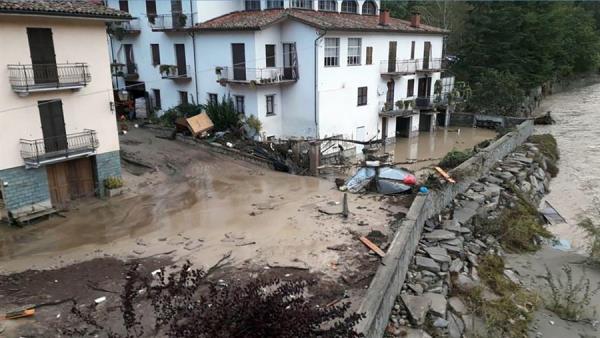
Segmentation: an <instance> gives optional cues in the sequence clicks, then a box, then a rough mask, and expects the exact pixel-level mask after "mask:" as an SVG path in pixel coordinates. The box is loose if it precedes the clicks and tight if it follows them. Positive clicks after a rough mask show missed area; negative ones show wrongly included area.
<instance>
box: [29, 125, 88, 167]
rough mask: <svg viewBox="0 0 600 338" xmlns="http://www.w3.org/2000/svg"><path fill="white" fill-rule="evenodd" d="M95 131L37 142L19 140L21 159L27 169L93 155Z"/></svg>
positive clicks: (85, 131)
mask: <svg viewBox="0 0 600 338" xmlns="http://www.w3.org/2000/svg"><path fill="white" fill-rule="evenodd" d="M98 144H99V143H98V137H97V136H96V131H94V130H88V129H85V130H84V131H83V132H80V133H74V134H67V135H63V136H56V137H48V138H42V139H37V140H25V139H21V157H22V158H23V160H24V161H25V166H26V167H27V168H39V167H40V166H42V165H45V164H52V163H57V162H62V161H66V160H70V159H73V158H78V157H85V156H90V155H93V154H94V153H95V152H96V149H97V148H98Z"/></svg>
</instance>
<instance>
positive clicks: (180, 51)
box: [175, 43, 187, 76]
mask: <svg viewBox="0 0 600 338" xmlns="http://www.w3.org/2000/svg"><path fill="white" fill-rule="evenodd" d="M175 59H176V60H177V75H178V76H186V75H187V66H186V64H185V45H184V44H182V43H176V44H175Z"/></svg>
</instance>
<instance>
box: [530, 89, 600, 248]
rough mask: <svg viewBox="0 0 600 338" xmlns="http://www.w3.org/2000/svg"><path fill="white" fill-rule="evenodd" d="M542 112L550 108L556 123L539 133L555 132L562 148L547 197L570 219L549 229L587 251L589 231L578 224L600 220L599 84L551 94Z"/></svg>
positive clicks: (541, 128)
mask: <svg viewBox="0 0 600 338" xmlns="http://www.w3.org/2000/svg"><path fill="white" fill-rule="evenodd" d="M541 111H542V112H546V111H551V112H552V116H553V117H554V119H555V120H556V124H555V125H552V126H536V133H551V134H552V135H554V137H555V138H556V140H557V142H558V148H559V150H560V161H559V163H558V168H559V170H560V172H559V173H558V175H557V177H556V178H554V179H553V180H552V181H551V184H550V189H551V192H550V193H549V194H548V195H547V196H546V199H547V200H548V202H550V203H551V204H552V205H553V206H554V207H555V208H556V209H557V210H558V211H559V213H560V214H561V215H562V216H563V217H564V218H565V219H566V220H567V223H566V224H561V225H556V226H552V227H550V230H551V231H552V232H553V233H554V234H555V235H556V236H557V238H559V239H566V240H569V241H570V242H571V246H572V247H573V249H575V250H576V251H577V252H579V253H584V252H585V246H586V243H587V242H586V234H585V233H584V232H583V231H582V230H581V229H580V228H578V227H577V225H576V224H577V223H578V221H579V220H581V219H582V218H584V217H590V218H591V219H592V220H594V221H595V222H596V224H598V223H600V84H595V85H591V86H587V87H583V88H578V89H573V90H570V91H567V92H564V93H559V94H556V95H552V96H549V97H547V99H546V100H544V101H543V103H542V106H541Z"/></svg>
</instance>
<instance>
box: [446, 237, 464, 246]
mask: <svg viewBox="0 0 600 338" xmlns="http://www.w3.org/2000/svg"><path fill="white" fill-rule="evenodd" d="M444 244H449V245H454V246H458V247H461V248H462V246H463V241H462V239H461V238H453V239H449V240H445V241H442V245H444Z"/></svg>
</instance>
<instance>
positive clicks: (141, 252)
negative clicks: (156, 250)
mask: <svg viewBox="0 0 600 338" xmlns="http://www.w3.org/2000/svg"><path fill="white" fill-rule="evenodd" d="M133 253H134V254H136V255H142V254H144V250H140V249H135V250H133Z"/></svg>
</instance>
